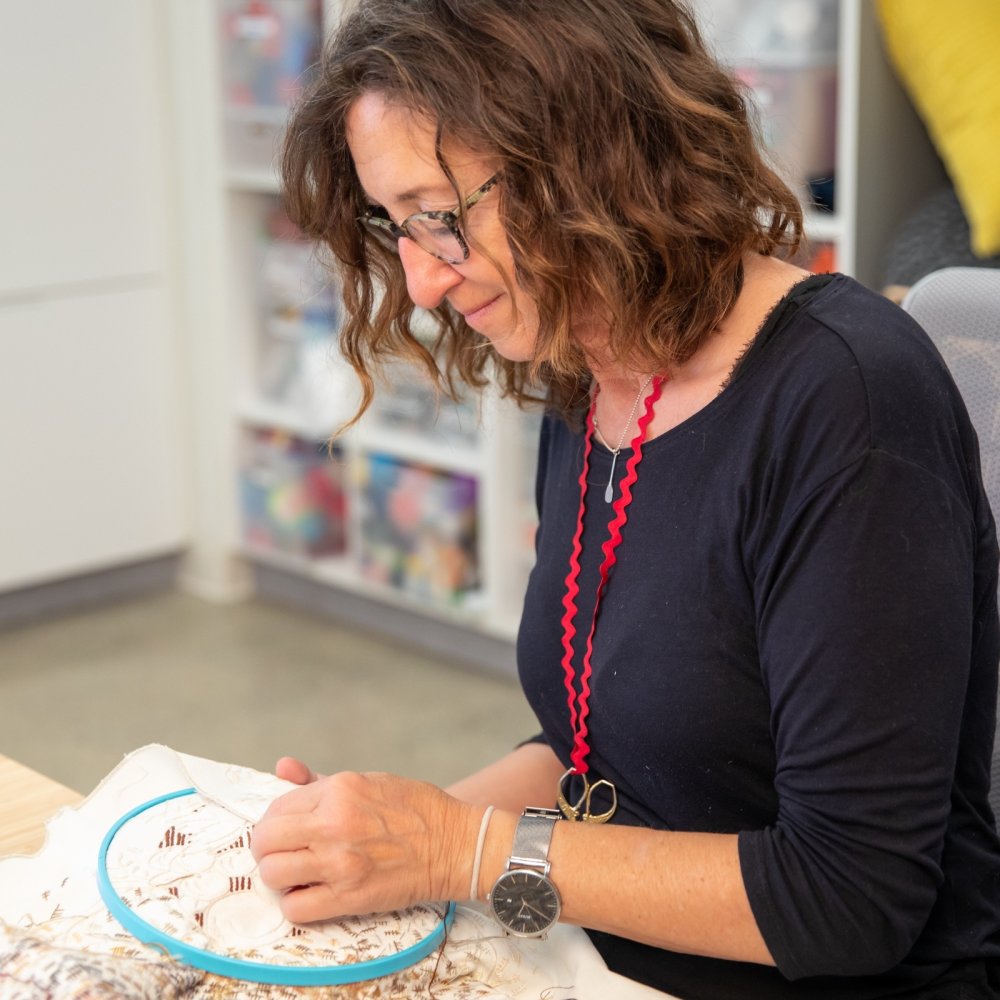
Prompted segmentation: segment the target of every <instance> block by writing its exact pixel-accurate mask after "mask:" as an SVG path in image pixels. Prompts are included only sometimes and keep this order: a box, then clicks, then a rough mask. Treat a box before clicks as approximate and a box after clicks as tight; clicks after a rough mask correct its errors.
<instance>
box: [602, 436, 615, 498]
mask: <svg viewBox="0 0 1000 1000" xmlns="http://www.w3.org/2000/svg"><path fill="white" fill-rule="evenodd" d="M617 461H618V449H617V448H616V449H615V450H614V451H613V452H611V472H610V474H609V475H608V485H607V488H606V489H605V491H604V502H605V503H611V501H612V500H614V498H615V462H617Z"/></svg>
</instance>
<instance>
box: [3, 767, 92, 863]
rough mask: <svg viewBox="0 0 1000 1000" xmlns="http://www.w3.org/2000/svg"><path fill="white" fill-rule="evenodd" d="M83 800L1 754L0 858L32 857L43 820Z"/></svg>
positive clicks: (41, 835) (40, 840)
mask: <svg viewBox="0 0 1000 1000" xmlns="http://www.w3.org/2000/svg"><path fill="white" fill-rule="evenodd" d="M82 799H83V796H82V795H81V794H80V793H79V792H74V791H73V790H72V789H71V788H67V787H66V786H65V785H60V784H59V782H58V781H53V780H52V779H51V778H46V777H45V775H43V774H39V773H38V772H37V771H32V770H31V768H29V767H25V766H24V765H23V764H19V763H18V762H17V761H16V760H11V759H10V757H4V756H3V754H0V857H3V856H4V855H7V854H34V852H35V851H37V850H38V849H39V848H40V847H41V846H42V843H43V842H44V840H45V821H46V820H47V819H48V818H49V817H50V816H51V815H52V814H53V813H54V812H55V811H56V810H57V809H59V808H60V807H61V806H71V805H76V803H78V802H80V801H81V800H82Z"/></svg>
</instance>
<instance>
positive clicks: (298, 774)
mask: <svg viewBox="0 0 1000 1000" xmlns="http://www.w3.org/2000/svg"><path fill="white" fill-rule="evenodd" d="M274 773H275V774H276V775H277V776H278V777H279V778H284V780H285V781H291V782H292V783H293V784H296V785H308V784H311V783H312V782H314V781H317V780H318V779H319V777H320V776H319V775H318V774H316V772H315V771H313V770H312V769H311V768H310V767H309V765H308V764H306V763H304V762H303V761H301V760H299V759H298V758H297V757H282V758H281V759H280V760H279V761H278V763H277V764H275V765H274Z"/></svg>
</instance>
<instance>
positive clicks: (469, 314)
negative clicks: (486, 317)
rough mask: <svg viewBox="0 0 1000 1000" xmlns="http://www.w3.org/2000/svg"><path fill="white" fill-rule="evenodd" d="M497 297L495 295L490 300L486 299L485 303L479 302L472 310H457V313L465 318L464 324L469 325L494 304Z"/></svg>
mask: <svg viewBox="0 0 1000 1000" xmlns="http://www.w3.org/2000/svg"><path fill="white" fill-rule="evenodd" d="M499 298H500V296H499V295H495V296H494V297H493V298H492V299H488V300H487V301H486V302H481V303H480V304H479V305H477V306H474V307H473V308H472V309H459V312H460V313H461V314H462V315H463V316H464V317H465V322H466V323H471V321H472V320H473V319H475V317H476V316H477V315H478V314H479V313H482V312H484V311H485V310H486V309H488V308H489V307H490V306H491V305H493V303H494V302H496V301H497V299H499Z"/></svg>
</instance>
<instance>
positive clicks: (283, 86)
mask: <svg viewBox="0 0 1000 1000" xmlns="http://www.w3.org/2000/svg"><path fill="white" fill-rule="evenodd" d="M219 12H220V37H221V40H222V52H223V55H222V68H223V110H224V137H225V154H226V160H227V162H228V164H229V165H230V166H231V167H234V168H240V169H251V170H253V169H259V170H267V169H269V168H270V167H271V163H272V160H273V157H274V152H275V149H276V148H277V146H278V143H279V142H280V139H281V135H282V132H283V131H284V126H285V121H286V119H287V117H288V106H289V104H290V103H291V102H292V101H293V100H294V99H295V97H296V96H297V95H298V94H299V93H300V91H301V89H302V87H303V85H304V84H305V83H306V82H307V81H308V79H309V71H310V69H311V67H313V66H314V65H315V64H316V60H317V57H318V55H319V49H320V45H321V42H322V37H323V18H322V4H321V2H320V0H220V6H219Z"/></svg>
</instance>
